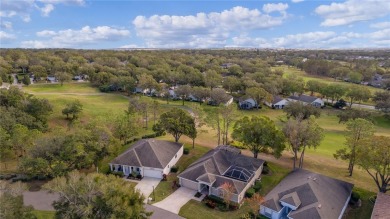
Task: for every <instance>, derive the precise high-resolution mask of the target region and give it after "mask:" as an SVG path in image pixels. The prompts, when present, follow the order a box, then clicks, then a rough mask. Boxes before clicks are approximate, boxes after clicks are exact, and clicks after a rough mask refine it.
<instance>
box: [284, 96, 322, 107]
mask: <svg viewBox="0 0 390 219" xmlns="http://www.w3.org/2000/svg"><path fill="white" fill-rule="evenodd" d="M287 99H288V100H289V101H293V102H297V101H298V102H301V103H303V104H304V105H307V104H311V105H312V106H314V107H323V106H324V105H325V103H324V101H323V100H322V99H321V98H318V97H314V96H307V95H304V94H302V95H300V96H289V97H288V98H287Z"/></svg>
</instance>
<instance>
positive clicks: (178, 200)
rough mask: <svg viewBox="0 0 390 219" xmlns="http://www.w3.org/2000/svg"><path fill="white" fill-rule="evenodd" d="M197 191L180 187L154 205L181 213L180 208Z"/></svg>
mask: <svg viewBox="0 0 390 219" xmlns="http://www.w3.org/2000/svg"><path fill="white" fill-rule="evenodd" d="M195 193H196V191H195V190H192V189H188V188H184V187H180V188H179V189H177V190H176V191H175V192H174V193H172V194H171V195H170V196H168V197H166V198H165V199H164V200H162V201H160V202H157V203H154V204H153V205H154V206H156V207H159V208H162V209H164V210H167V211H170V212H172V213H175V214H179V211H180V208H181V207H183V205H185V204H186V203H187V202H188V201H189V200H191V199H192V198H193V197H194V195H195Z"/></svg>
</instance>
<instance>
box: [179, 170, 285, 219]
mask: <svg viewBox="0 0 390 219" xmlns="http://www.w3.org/2000/svg"><path fill="white" fill-rule="evenodd" d="M268 166H269V168H270V170H271V174H270V175H266V176H265V175H263V176H262V178H261V182H262V188H261V190H260V194H261V195H263V196H265V194H267V193H268V192H269V191H271V190H272V189H273V188H274V187H275V186H276V185H277V184H278V183H279V182H280V181H281V180H282V179H283V178H284V177H285V176H286V175H287V173H289V172H290V169H286V168H283V167H281V166H278V165H276V164H272V163H268ZM249 211H250V208H249V206H247V205H246V204H245V203H244V204H243V205H242V206H241V208H240V209H238V210H235V211H226V212H222V211H220V210H217V209H211V208H209V207H207V206H206V205H205V204H204V203H200V202H197V201H195V200H191V201H189V202H188V203H187V204H186V205H184V206H183V207H182V208H181V209H180V212H179V215H180V216H182V217H185V218H190V219H197V218H199V219H201V218H213V219H214V218H216V219H218V218H221V219H226V218H240V217H241V216H242V215H244V214H246V213H248V212H249ZM211 215H212V217H211Z"/></svg>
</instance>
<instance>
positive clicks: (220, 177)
mask: <svg viewBox="0 0 390 219" xmlns="http://www.w3.org/2000/svg"><path fill="white" fill-rule="evenodd" d="M263 164H264V161H263V160H260V159H256V158H252V157H247V156H244V155H241V151H240V150H239V149H237V148H234V147H231V146H218V147H216V148H214V149H213V150H211V151H209V152H207V153H206V154H205V155H203V156H202V157H201V158H199V159H198V160H197V161H195V163H193V164H191V165H190V166H189V167H188V168H187V169H186V170H185V171H183V172H182V173H180V174H179V175H178V178H179V184H180V185H181V186H183V187H186V188H189V189H193V190H197V191H198V192H202V193H205V194H207V195H215V196H218V197H220V196H221V194H222V192H223V189H222V188H221V186H222V185H223V184H224V183H229V184H231V185H233V187H234V191H233V193H234V194H233V196H232V199H231V201H233V202H236V203H240V202H241V201H242V199H243V198H244V195H245V192H246V190H248V189H249V188H250V187H251V186H252V185H254V183H255V181H256V180H257V179H259V177H260V174H261V171H262V170H263Z"/></svg>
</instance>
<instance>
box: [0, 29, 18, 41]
mask: <svg viewBox="0 0 390 219" xmlns="http://www.w3.org/2000/svg"><path fill="white" fill-rule="evenodd" d="M13 39H16V37H15V35H13V34H10V33H6V32H4V31H0V42H1V43H4V44H8V43H10V42H11V41H12V40H13Z"/></svg>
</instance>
